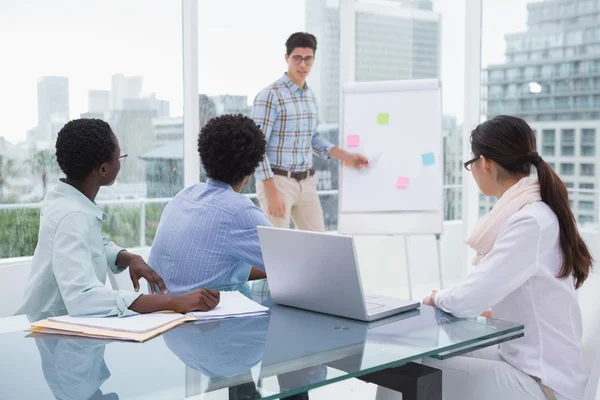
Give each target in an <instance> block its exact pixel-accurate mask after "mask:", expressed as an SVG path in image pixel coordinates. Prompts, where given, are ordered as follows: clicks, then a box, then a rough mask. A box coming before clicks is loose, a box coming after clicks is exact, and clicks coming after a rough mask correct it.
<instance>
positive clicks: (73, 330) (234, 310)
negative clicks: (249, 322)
mask: <svg viewBox="0 0 600 400" xmlns="http://www.w3.org/2000/svg"><path fill="white" fill-rule="evenodd" d="M267 311H268V308H267V307H264V306H261V305H260V304H258V303H256V302H254V301H252V300H250V299H249V298H247V297H246V296H244V295H243V294H241V293H240V292H221V299H220V302H219V304H218V305H217V307H215V308H214V309H213V310H211V311H206V312H193V313H188V314H186V315H183V314H178V313H174V312H157V313H152V314H139V315H134V316H130V317H122V318H118V317H105V318H98V317H96V318H94V317H71V316H69V315H65V316H60V317H50V318H48V319H44V320H42V321H38V322H35V323H33V324H32V325H31V328H30V329H29V331H31V332H36V333H50V334H55V335H71V336H85V337H91V338H98V339H116V340H129V341H135V342H144V341H146V340H149V339H152V338H153V337H155V336H158V335H160V334H162V333H164V332H166V331H168V330H170V329H173V328H175V327H176V326H178V325H181V324H183V323H185V322H188V321H197V320H199V321H205V320H214V319H223V318H240V317H251V316H255V315H263V314H266V313H267Z"/></svg>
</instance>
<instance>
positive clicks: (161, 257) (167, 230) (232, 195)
mask: <svg viewBox="0 0 600 400" xmlns="http://www.w3.org/2000/svg"><path fill="white" fill-rule="evenodd" d="M259 225H263V226H271V224H270V223H269V220H268V219H267V217H266V216H265V214H264V213H263V212H262V211H261V209H260V208H258V207H256V206H255V205H254V203H253V202H252V200H250V199H249V198H248V197H246V196H245V195H243V194H240V193H237V192H235V191H234V190H233V189H232V188H231V186H229V185H228V184H226V183H224V182H219V181H214V180H210V179H209V180H208V182H207V183H206V185H204V184H201V183H200V184H197V185H195V186H192V187H189V188H187V189H185V190H183V191H182V192H180V193H179V194H178V195H177V196H175V198H173V200H171V201H170V202H169V204H168V205H167V206H166V207H165V210H164V211H163V214H162V216H161V219H160V223H159V226H158V231H157V232H156V237H155V238H154V242H153V243H152V250H151V252H150V259H149V260H148V264H149V265H151V266H152V268H154V270H155V271H156V272H157V273H158V274H159V275H160V276H161V277H162V278H163V279H164V281H165V284H166V286H167V289H168V290H169V293H172V294H181V293H186V292H189V291H190V290H194V289H198V288H202V287H204V288H215V289H218V288H222V287H224V286H229V285H235V284H240V283H245V282H247V281H248V276H249V274H250V269H251V266H255V267H256V268H259V269H262V270H264V269H265V267H264V262H263V258H262V252H261V250H260V243H259V241H258V233H257V231H256V227H257V226H259Z"/></svg>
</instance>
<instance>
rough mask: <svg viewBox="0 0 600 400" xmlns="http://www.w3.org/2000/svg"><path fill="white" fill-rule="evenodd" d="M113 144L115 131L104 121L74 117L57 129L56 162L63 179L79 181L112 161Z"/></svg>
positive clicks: (114, 145) (114, 142) (114, 143)
mask: <svg viewBox="0 0 600 400" xmlns="http://www.w3.org/2000/svg"><path fill="white" fill-rule="evenodd" d="M116 147H117V144H116V141H115V134H114V133H113V131H112V129H111V128H110V125H108V124H107V123H106V122H104V121H102V120H100V119H94V118H81V119H74V120H72V121H69V122H67V123H66V124H65V126H63V127H62V129H61V130H60V132H58V138H57V139H56V161H57V162H58V166H59V167H60V169H61V170H62V172H64V173H65V175H66V176H67V178H69V179H73V180H76V181H77V180H82V179H85V178H86V177H87V176H88V175H89V174H90V173H91V172H92V171H93V170H94V169H96V168H98V166H99V165H101V164H103V163H106V162H110V161H112V160H113V157H114V152H115V150H116Z"/></svg>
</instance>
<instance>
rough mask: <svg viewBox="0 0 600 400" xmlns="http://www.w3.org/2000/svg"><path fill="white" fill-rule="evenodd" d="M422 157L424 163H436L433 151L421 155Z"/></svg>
mask: <svg viewBox="0 0 600 400" xmlns="http://www.w3.org/2000/svg"><path fill="white" fill-rule="evenodd" d="M421 158H422V159H423V165H425V166H428V165H433V164H435V155H434V154H433V153H425V154H423V155H421Z"/></svg>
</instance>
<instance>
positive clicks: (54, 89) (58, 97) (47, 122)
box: [35, 76, 69, 141]
mask: <svg viewBox="0 0 600 400" xmlns="http://www.w3.org/2000/svg"><path fill="white" fill-rule="evenodd" d="M37 106H38V110H37V111H38V124H37V128H35V139H36V140H40V141H52V137H51V136H52V135H56V132H54V131H53V129H54V127H55V126H56V124H57V123H60V122H61V121H65V122H66V121H68V120H69V78H67V77H63V76H44V77H42V78H39V79H38V82H37ZM63 124H64V123H63Z"/></svg>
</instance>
